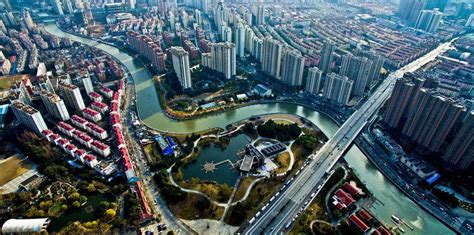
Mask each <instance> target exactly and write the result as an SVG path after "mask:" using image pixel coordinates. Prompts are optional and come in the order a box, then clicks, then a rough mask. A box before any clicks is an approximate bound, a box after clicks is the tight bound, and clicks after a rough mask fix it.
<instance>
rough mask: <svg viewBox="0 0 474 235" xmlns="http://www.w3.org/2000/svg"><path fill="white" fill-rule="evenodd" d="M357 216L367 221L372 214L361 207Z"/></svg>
mask: <svg viewBox="0 0 474 235" xmlns="http://www.w3.org/2000/svg"><path fill="white" fill-rule="evenodd" d="M359 216H360V217H361V218H362V219H363V220H364V221H365V222H369V221H370V220H372V215H371V214H369V212H367V211H366V210H364V209H361V210H360V211H359Z"/></svg>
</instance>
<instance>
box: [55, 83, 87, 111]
mask: <svg viewBox="0 0 474 235" xmlns="http://www.w3.org/2000/svg"><path fill="white" fill-rule="evenodd" d="M58 87H59V90H60V91H61V92H62V97H63V98H64V101H65V102H66V105H68V106H69V107H71V108H74V109H76V110H78V111H81V110H83V109H85V108H86V105H85V104H84V100H83V99H82V95H81V91H80V90H79V88H78V87H77V86H75V85H72V84H67V83H62V82H60V83H59V85H58Z"/></svg>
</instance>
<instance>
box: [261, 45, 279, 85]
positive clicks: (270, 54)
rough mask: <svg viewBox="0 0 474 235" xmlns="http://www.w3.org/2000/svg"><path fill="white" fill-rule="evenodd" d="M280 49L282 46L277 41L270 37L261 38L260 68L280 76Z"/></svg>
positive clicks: (272, 74)
mask: <svg viewBox="0 0 474 235" xmlns="http://www.w3.org/2000/svg"><path fill="white" fill-rule="evenodd" d="M282 49H283V46H282V45H281V43H280V42H279V41H277V40H275V39H272V38H271V37H266V38H265V39H263V47H262V57H261V59H260V61H261V63H262V69H263V71H264V72H265V73H267V74H269V75H271V76H273V77H276V78H279V77H280V69H281V54H282Z"/></svg>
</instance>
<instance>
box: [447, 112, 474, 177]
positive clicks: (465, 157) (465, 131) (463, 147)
mask: <svg viewBox="0 0 474 235" xmlns="http://www.w3.org/2000/svg"><path fill="white" fill-rule="evenodd" d="M473 145H474V111H471V112H469V113H468V114H467V116H466V118H465V119H464V122H463V124H462V126H461V129H460V130H459V131H458V132H457V134H456V137H454V140H453V141H452V143H451V144H450V145H449V146H448V149H447V150H446V153H445V154H444V155H443V160H445V161H447V162H449V163H450V164H452V165H453V166H454V167H456V168H459V169H467V168H468V167H469V166H470V165H471V164H472V162H473V160H474V148H473V147H472V146H473Z"/></svg>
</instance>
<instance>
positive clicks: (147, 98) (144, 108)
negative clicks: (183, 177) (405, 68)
mask: <svg viewBox="0 0 474 235" xmlns="http://www.w3.org/2000/svg"><path fill="white" fill-rule="evenodd" d="M45 27H46V30H47V31H48V32H50V33H52V34H54V35H56V36H58V37H67V38H69V39H71V40H72V41H76V42H80V43H84V44H87V45H89V46H93V47H95V48H98V49H101V50H103V51H104V52H106V53H109V54H110V55H112V56H113V57H115V58H116V59H117V60H119V61H120V62H121V63H122V64H123V65H125V66H126V67H127V69H128V70H129V72H130V73H131V75H132V77H133V79H134V82H135V90H136V94H137V97H136V99H137V109H138V115H139V117H140V119H141V120H142V121H143V122H144V123H145V124H146V125H148V126H150V127H152V128H155V129H157V130H160V131H166V132H183V133H189V132H196V131H202V130H206V129H209V128H212V127H222V128H224V127H225V126H226V125H228V124H231V123H234V122H236V121H240V120H242V119H245V118H249V117H251V116H253V115H261V114H268V113H288V114H296V115H299V116H302V117H305V118H307V119H308V120H310V121H312V122H313V123H314V124H315V125H317V126H318V127H319V128H320V129H321V130H322V131H323V132H324V134H326V135H327V136H332V135H333V134H334V133H335V132H336V131H337V129H338V126H337V125H336V123H334V122H333V121H332V120H331V119H330V118H329V117H327V116H326V115H324V114H321V113H318V112H316V111H314V110H311V109H309V108H305V107H302V106H298V105H293V104H286V103H273V104H257V105H251V106H246V107H242V108H239V109H236V110H230V111H226V112H222V113H218V114H215V115H210V116H205V117H201V118H197V119H192V120H183V121H177V120H172V119H170V118H168V117H166V116H165V115H164V114H163V112H162V110H161V107H160V104H159V101H158V95H157V93H156V90H155V86H154V84H153V81H152V79H151V75H150V73H149V72H148V70H147V69H146V68H145V67H144V65H143V63H142V62H140V60H138V59H136V58H134V57H132V56H130V55H129V54H127V53H126V52H124V51H121V50H119V49H118V48H116V47H113V46H109V45H106V44H103V43H99V42H96V41H94V40H91V39H87V38H83V37H78V36H75V35H72V34H69V33H66V32H63V31H61V30H60V29H59V28H58V27H57V26H56V25H55V24H48V25H46V26H45ZM344 158H345V160H346V161H347V162H348V163H349V165H350V166H351V167H352V168H353V169H354V171H355V172H356V174H357V175H358V176H359V177H360V178H361V180H362V181H364V182H365V184H366V185H367V188H368V189H369V190H371V191H372V192H373V194H374V196H375V197H377V198H378V199H379V200H380V201H382V202H383V203H384V205H383V206H382V205H380V204H374V207H372V208H371V210H372V211H373V212H374V213H375V214H377V216H378V217H380V218H381V219H382V220H384V221H385V222H386V223H389V224H391V225H392V222H391V219H390V217H391V215H392V214H397V215H398V216H399V217H401V218H402V219H404V220H405V221H407V222H408V221H409V222H410V223H411V224H412V225H413V226H414V227H415V230H414V231H410V230H409V229H407V228H405V231H406V233H407V234H443V235H444V234H454V232H453V231H451V230H450V229H449V228H448V227H446V226H445V225H444V224H442V223H441V222H439V221H438V220H436V219H435V218H434V217H433V216H431V215H430V214H428V213H427V212H425V211H424V210H423V209H421V208H420V207H419V206H418V205H417V204H415V203H414V202H413V201H411V200H410V199H409V198H407V197H406V196H405V195H404V194H403V193H402V192H401V191H399V190H398V189H397V188H396V187H395V186H394V185H392V184H391V183H390V182H389V181H388V180H387V179H385V177H384V176H383V175H382V173H380V172H379V171H378V170H377V169H376V168H375V166H373V165H372V163H370V162H369V161H368V160H367V158H366V157H365V155H364V154H363V153H362V152H361V151H360V150H359V149H358V148H357V146H355V145H354V146H353V147H351V149H350V150H349V151H348V153H347V154H346V156H345V157H344Z"/></svg>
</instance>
